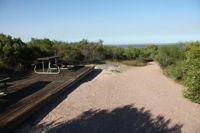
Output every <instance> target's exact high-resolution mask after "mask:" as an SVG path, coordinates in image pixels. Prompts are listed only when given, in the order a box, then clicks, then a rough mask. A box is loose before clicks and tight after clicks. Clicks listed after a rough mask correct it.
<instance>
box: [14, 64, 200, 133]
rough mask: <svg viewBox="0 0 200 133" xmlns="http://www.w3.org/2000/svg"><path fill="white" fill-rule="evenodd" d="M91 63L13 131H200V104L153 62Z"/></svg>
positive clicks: (71, 132)
mask: <svg viewBox="0 0 200 133" xmlns="http://www.w3.org/2000/svg"><path fill="white" fill-rule="evenodd" d="M96 68H97V69H103V71H102V72H101V73H99V74H98V75H97V76H96V77H94V78H93V79H92V80H86V81H85V82H83V83H82V84H80V85H79V86H78V87H76V88H75V89H73V91H72V92H71V93H68V94H63V96H60V97H58V98H56V99H55V100H54V101H52V102H51V103H49V104H48V105H47V106H45V107H43V108H42V109H41V110H40V111H38V112H37V113H35V114H34V115H33V116H32V117H31V118H30V119H28V120H27V121H25V123H24V124H22V125H21V126H20V127H18V128H17V129H16V130H15V132H18V133H28V132H29V133H35V132H41V133H43V132H55V133H56V132H58V133H77V132H80V133H93V132H94V133H112V132H114V133H133V132H134V133H157V132H158V133H163V132H169V133H181V132H182V133H200V105H199V104H196V103H192V102H191V101H189V100H188V99H186V98H184V97H183V95H182V91H183V89H184V88H185V87H184V86H183V85H181V84H178V83H176V82H175V81H173V80H172V79H170V78H169V77H166V76H165V75H164V74H163V73H162V70H161V69H160V67H159V66H158V64H156V63H155V62H151V63H149V65H147V66H144V67H126V66H124V65H121V66H119V65H118V66H117V65H113V64H106V65H105V64H104V65H97V66H96Z"/></svg>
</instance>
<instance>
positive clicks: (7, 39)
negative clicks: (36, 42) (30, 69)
mask: <svg viewBox="0 0 200 133" xmlns="http://www.w3.org/2000/svg"><path fill="white" fill-rule="evenodd" d="M29 56H30V53H29V48H28V47H27V45H26V44H25V43H24V42H22V41H21V39H19V38H12V37H11V36H6V35H4V34H0V62H1V63H2V64H6V65H10V66H12V67H13V68H15V69H16V70H20V69H22V68H23V67H26V66H27V65H28V64H29V63H30V58H29Z"/></svg>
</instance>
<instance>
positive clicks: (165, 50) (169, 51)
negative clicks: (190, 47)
mask: <svg viewBox="0 0 200 133" xmlns="http://www.w3.org/2000/svg"><path fill="white" fill-rule="evenodd" d="M183 58H184V48H182V47H181V46H179V45H164V46H160V47H159V48H158V54H157V55H156V57H155V59H156V60H157V61H158V62H159V64H160V66H161V67H162V68H165V67H167V66H170V65H175V64H176V62H177V61H178V60H183Z"/></svg>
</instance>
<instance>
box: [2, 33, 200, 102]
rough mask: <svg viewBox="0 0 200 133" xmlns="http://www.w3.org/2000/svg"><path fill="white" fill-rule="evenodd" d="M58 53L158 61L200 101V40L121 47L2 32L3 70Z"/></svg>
mask: <svg viewBox="0 0 200 133" xmlns="http://www.w3.org/2000/svg"><path fill="white" fill-rule="evenodd" d="M52 55H58V56H62V60H64V61H67V62H68V63H71V64H86V63H100V62H104V61H105V60H111V61H118V62H120V63H123V64H126V65H130V66H144V65H146V64H147V62H149V61H157V62H158V63H159V65H160V66H161V68H162V69H163V71H164V72H165V73H166V74H168V75H170V76H171V77H173V78H174V79H176V80H178V81H181V82H182V83H184V84H185V85H186V87H187V89H186V90H185V91H184V96H185V97H187V98H189V99H191V100H192V101H194V102H197V103H200V42H198V41H196V42H189V43H184V44H182V43H180V44H177V45H163V46H159V47H158V46H156V45H147V46H145V47H144V48H134V47H132V46H129V47H128V48H121V47H117V46H108V45H103V41H102V40H100V41H98V42H90V41H88V40H86V39H83V40H81V41H80V42H62V41H56V40H49V39H47V38H46V39H36V38H32V39H31V40H30V41H29V42H23V41H22V40H21V39H20V38H12V37H11V36H9V35H5V34H0V73H10V72H15V71H22V70H28V69H29V68H30V64H31V63H33V62H34V61H35V60H36V58H38V57H45V56H52Z"/></svg>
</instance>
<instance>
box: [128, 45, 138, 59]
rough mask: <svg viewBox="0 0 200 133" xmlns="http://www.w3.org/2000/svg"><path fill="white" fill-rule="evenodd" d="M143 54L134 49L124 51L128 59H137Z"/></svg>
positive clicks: (129, 48)
mask: <svg viewBox="0 0 200 133" xmlns="http://www.w3.org/2000/svg"><path fill="white" fill-rule="evenodd" d="M140 54H141V50H140V49H139V48H133V47H130V46H129V47H128V48H127V49H124V56H125V58H126V59H130V60H132V59H134V60H135V59H137V58H139V56H140Z"/></svg>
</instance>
